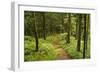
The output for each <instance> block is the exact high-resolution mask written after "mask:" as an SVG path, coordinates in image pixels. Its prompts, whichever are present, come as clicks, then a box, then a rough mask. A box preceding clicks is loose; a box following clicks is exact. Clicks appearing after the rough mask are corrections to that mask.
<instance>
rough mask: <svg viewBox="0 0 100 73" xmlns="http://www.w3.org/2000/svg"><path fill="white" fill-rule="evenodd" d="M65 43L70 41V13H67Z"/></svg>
mask: <svg viewBox="0 0 100 73" xmlns="http://www.w3.org/2000/svg"><path fill="white" fill-rule="evenodd" d="M67 27H68V28H67V29H68V30H67V33H68V34H67V43H70V34H71V33H70V28H71V14H68V25H67Z"/></svg>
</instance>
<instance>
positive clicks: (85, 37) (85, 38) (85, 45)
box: [83, 15, 87, 58]
mask: <svg viewBox="0 0 100 73" xmlns="http://www.w3.org/2000/svg"><path fill="white" fill-rule="evenodd" d="M86 48H87V33H86V15H84V48H83V58H85V50H86Z"/></svg>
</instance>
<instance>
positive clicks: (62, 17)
mask: <svg viewBox="0 0 100 73" xmlns="http://www.w3.org/2000/svg"><path fill="white" fill-rule="evenodd" d="M61 20H62V28H61V29H62V33H63V32H64V29H63V24H64V16H63V14H61Z"/></svg>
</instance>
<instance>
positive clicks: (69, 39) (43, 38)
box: [24, 11, 90, 61]
mask: <svg viewBox="0 0 100 73" xmlns="http://www.w3.org/2000/svg"><path fill="white" fill-rule="evenodd" d="M88 58H90V14H84V13H60V12H59V13H58V12H34V11H25V12H24V60H25V61H41V60H67V59H88Z"/></svg>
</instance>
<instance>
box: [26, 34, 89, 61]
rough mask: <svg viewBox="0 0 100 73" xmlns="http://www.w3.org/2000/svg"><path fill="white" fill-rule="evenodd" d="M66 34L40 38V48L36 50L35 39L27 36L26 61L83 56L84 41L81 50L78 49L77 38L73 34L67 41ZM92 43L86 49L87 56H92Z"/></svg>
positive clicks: (79, 57) (78, 57) (67, 58)
mask: <svg viewBox="0 0 100 73" xmlns="http://www.w3.org/2000/svg"><path fill="white" fill-rule="evenodd" d="M65 37H66V34H59V35H58V34H57V35H52V36H48V37H47V38H46V40H44V39H43V38H39V50H38V51H37V52H35V51H34V50H35V39H34V38H33V37H31V36H25V39H24V40H25V41H24V47H25V48H24V55H25V57H24V61H45V60H69V59H82V58H83V54H82V53H83V41H81V51H80V52H78V51H77V48H76V47H77V40H76V39H75V38H74V37H73V36H71V37H70V43H66V40H65ZM89 46H90V45H89V44H88V49H87V50H86V58H90V49H89V48H90V47H89Z"/></svg>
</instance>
